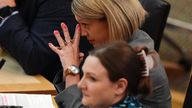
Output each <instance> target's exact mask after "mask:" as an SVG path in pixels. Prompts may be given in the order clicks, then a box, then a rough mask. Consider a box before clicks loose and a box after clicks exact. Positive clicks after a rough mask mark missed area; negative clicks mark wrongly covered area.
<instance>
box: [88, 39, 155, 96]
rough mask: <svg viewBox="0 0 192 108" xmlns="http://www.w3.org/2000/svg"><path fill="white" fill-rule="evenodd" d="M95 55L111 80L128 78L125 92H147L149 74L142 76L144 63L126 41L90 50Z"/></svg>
mask: <svg viewBox="0 0 192 108" xmlns="http://www.w3.org/2000/svg"><path fill="white" fill-rule="evenodd" d="M90 55H91V56H95V57H97V58H98V59H99V60H100V62H101V63H102V65H103V66H104V67H105V68H106V69H107V71H108V76H109V79H110V80H111V81H112V82H116V81H118V80H119V79H120V78H125V79H127V80H128V82H129V84H128V87H127V92H128V94H129V95H137V94H149V93H150V91H151V90H150V89H151V82H150V79H149V76H143V75H142V74H143V72H144V71H145V70H146V63H145V61H144V60H143V59H141V57H140V56H139V55H138V54H137V52H136V51H134V50H133V49H132V48H131V47H130V46H129V45H128V44H127V42H124V41H115V42H111V43H107V44H103V45H101V46H99V47H97V48H96V49H95V50H93V51H91V52H90Z"/></svg>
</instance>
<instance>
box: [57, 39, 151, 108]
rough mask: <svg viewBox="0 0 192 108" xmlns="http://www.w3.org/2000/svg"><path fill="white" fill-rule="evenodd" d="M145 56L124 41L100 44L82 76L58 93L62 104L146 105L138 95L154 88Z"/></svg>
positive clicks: (65, 107) (71, 107)
mask: <svg viewBox="0 0 192 108" xmlns="http://www.w3.org/2000/svg"><path fill="white" fill-rule="evenodd" d="M66 47H67V46H66ZM145 60H146V57H145V53H144V52H142V54H139V53H136V52H135V51H134V50H133V49H132V48H131V47H130V46H129V45H128V44H127V43H126V42H123V41H120V42H113V43H109V44H105V45H101V46H99V47H98V48H96V49H95V50H93V51H91V52H90V54H89V56H88V57H87V58H86V60H85V63H84V65H83V67H82V70H83V77H82V78H81V80H80V78H76V79H77V82H76V84H73V85H69V86H68V87H67V88H66V89H65V90H64V91H63V93H62V95H58V96H57V97H56V102H57V103H58V106H59V108H86V107H90V108H109V107H110V108H132V107H134V108H142V107H143V105H142V104H141V103H140V102H139V101H138V100H137V99H136V97H135V96H136V95H138V94H143V95H148V94H149V93H150V90H151V82H150V78H149V71H147V64H146V62H145ZM65 77H71V78H74V77H79V75H78V74H77V73H76V74H74V75H71V74H66V76H65ZM69 80H71V79H68V78H67V79H66V84H67V85H68V81H69ZM78 80H79V81H78ZM69 82H70V81H69ZM60 99H62V101H61V100H60ZM85 106H86V107H85Z"/></svg>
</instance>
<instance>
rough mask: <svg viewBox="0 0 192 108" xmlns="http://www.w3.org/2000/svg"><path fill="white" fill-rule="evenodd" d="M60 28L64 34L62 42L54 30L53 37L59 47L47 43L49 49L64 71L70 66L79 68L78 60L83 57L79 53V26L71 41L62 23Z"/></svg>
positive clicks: (59, 35) (57, 32)
mask: <svg viewBox="0 0 192 108" xmlns="http://www.w3.org/2000/svg"><path fill="white" fill-rule="evenodd" d="M61 28H62V30H63V33H64V40H63V38H62V37H61V34H60V33H59V31H58V30H55V31H54V35H55V37H56V39H57V41H58V43H59V47H58V46H54V45H53V44H52V43H49V47H50V48H51V49H52V50H53V51H54V52H55V53H57V54H58V56H59V58H60V61H61V63H62V66H63V68H64V69H66V68H67V67H68V66H71V65H76V66H79V64H80V59H81V58H82V57H83V54H82V53H79V40H80V26H79V24H78V25H77V26H76V30H75V34H74V37H73V39H71V37H70V34H69V31H68V28H67V26H66V25H65V24H64V23H61Z"/></svg>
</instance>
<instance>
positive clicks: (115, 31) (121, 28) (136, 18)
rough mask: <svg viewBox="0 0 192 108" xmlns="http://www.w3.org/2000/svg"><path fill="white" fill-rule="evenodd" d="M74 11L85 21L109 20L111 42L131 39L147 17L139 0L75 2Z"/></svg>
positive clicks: (87, 0)
mask: <svg viewBox="0 0 192 108" xmlns="http://www.w3.org/2000/svg"><path fill="white" fill-rule="evenodd" d="M72 11H73V13H74V14H75V15H76V16H79V17H81V18H84V19H99V20H103V19H104V20H107V23H108V27H109V41H114V40H128V39H130V38H131V36H132V34H133V32H134V31H135V30H137V29H138V28H139V27H140V26H141V25H142V23H143V21H144V19H145V15H146V12H145V10H144V9H143V7H142V6H141V4H140V2H139V1H138V0H73V2H72Z"/></svg>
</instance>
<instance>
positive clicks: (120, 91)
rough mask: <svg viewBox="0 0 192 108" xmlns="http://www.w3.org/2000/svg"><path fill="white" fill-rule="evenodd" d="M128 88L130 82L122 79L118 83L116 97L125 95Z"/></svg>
mask: <svg viewBox="0 0 192 108" xmlns="http://www.w3.org/2000/svg"><path fill="white" fill-rule="evenodd" d="M127 87H128V81H127V80H126V79H125V78H120V79H119V80H118V81H117V82H116V91H115V94H116V95H124V94H125V92H126V89H127Z"/></svg>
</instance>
